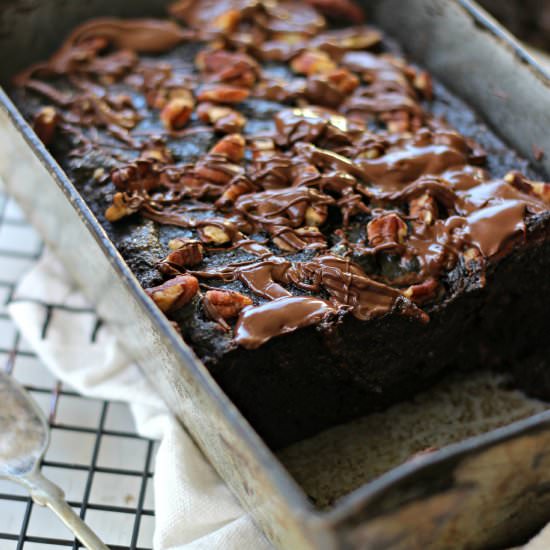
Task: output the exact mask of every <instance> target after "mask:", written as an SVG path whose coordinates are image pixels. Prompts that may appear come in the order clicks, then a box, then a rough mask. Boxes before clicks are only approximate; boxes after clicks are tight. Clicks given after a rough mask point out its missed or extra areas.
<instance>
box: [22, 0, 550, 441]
mask: <svg viewBox="0 0 550 550" xmlns="http://www.w3.org/2000/svg"><path fill="white" fill-rule="evenodd" d="M170 15H171V16H172V19H166V20H152V19H141V20H118V19H97V20H92V21H90V22H88V23H85V24H83V25H81V26H80V27H78V28H76V29H75V30H74V31H73V33H72V34H71V35H70V36H69V37H68V38H67V39H66V40H65V42H64V43H63V44H62V45H61V47H60V49H59V50H58V51H57V52H56V53H55V54H54V55H53V56H52V57H50V59H49V60H47V61H44V62H42V63H38V64H36V65H34V66H32V67H29V68H28V69H27V70H25V71H24V72H22V73H20V74H19V75H17V76H16V77H15V79H14V88H13V90H12V95H13V97H14V99H15V100H16V102H17V104H18V105H19V107H20V108H21V109H22V111H23V112H24V113H25V114H26V115H27V116H28V117H29V118H30V119H32V121H33V124H34V128H35V130H36V132H37V134H38V135H39V137H40V138H41V139H42V140H43V141H44V143H45V144H46V145H47V146H48V147H49V148H50V150H51V152H52V154H53V155H54V156H55V158H56V159H57V160H58V161H59V163H60V164H61V165H62V167H63V168H64V169H65V170H66V172H67V173H68V174H69V176H70V177H71V178H72V179H73V181H74V182H75V184H76V185H77V186H78V189H79V190H80V192H81V193H82V195H83V197H84V198H85V199H86V201H87V202H88V204H89V205H90V206H91V208H92V209H93V211H94V212H95V214H96V215H97V217H98V219H99V220H100V222H101V223H102V224H103V226H104V227H105V229H106V231H107V232H108V234H109V236H110V237H111V239H112V240H113V242H114V243H115V244H116V246H117V247H118V249H119V250H120V252H121V253H122V255H123V256H124V258H125V259H126V261H127V262H128V264H129V266H130V267H131V269H132V270H133V271H134V273H135V274H136V276H137V277H138V279H139V281H140V282H141V284H142V285H143V287H144V288H145V289H146V291H147V293H148V294H149V296H150V297H151V299H152V300H154V302H155V303H156V304H157V305H158V306H159V308H161V309H162V311H164V312H165V313H166V315H167V316H168V317H169V318H170V319H171V320H172V321H173V323H174V325H175V326H176V327H177V329H178V330H179V331H180V332H181V334H182V336H183V338H184V339H185V340H186V341H187V342H188V343H189V344H190V345H191V346H192V347H193V349H194V351H195V352H196V354H197V355H198V356H199V357H200V358H201V359H202V360H203V361H204V363H205V364H206V366H207V367H208V368H209V370H210V371H211V373H212V374H213V376H214V377H215V378H216V380H217V381H218V382H219V384H220V385H221V386H222V388H223V389H224V391H225V392H226V393H227V394H228V395H229V397H230V398H231V399H232V400H233V401H234V402H235V403H236V405H237V406H238V407H239V408H240V409H241V410H242V412H243V413H244V415H245V416H246V417H247V418H248V419H249V420H250V422H251V423H252V425H253V426H254V427H255V428H256V429H257V430H258V432H259V433H260V434H261V435H262V436H263V437H264V438H265V439H266V441H267V442H268V443H269V444H270V445H272V446H274V447H278V446H282V445H285V444H287V443H289V442H292V441H295V440H297V439H300V438H303V437H305V436H307V435H310V434H313V433H315V432H317V431H319V430H321V429H323V428H325V427H328V426H330V425H333V424H336V423H338V422H342V421H345V420H346V419H349V418H352V417H355V416H358V415H362V414H366V413H368V412H371V411H375V410H380V409H382V408H384V407H387V406H388V405H390V404H392V403H394V402H396V401H398V400H402V399H406V398H409V397H411V396H413V395H414V394H415V393H416V392H418V391H420V390H422V389H424V388H426V387H427V386H429V385H430V384H432V383H433V382H434V381H435V380H437V379H438V378H440V377H441V376H443V375H444V374H445V373H446V372H449V371H451V370H456V369H458V368H464V369H468V368H472V369H473V368H481V367H486V366H490V367H496V368H507V366H508V365H509V364H515V362H516V361H517V360H518V359H522V360H527V359H528V358H529V361H534V362H535V363H536V361H537V358H538V357H543V356H544V353H545V350H546V351H547V347H545V345H544V340H545V338H544V336H545V328H546V327H545V318H546V314H547V311H548V306H549V302H550V282H549V278H548V276H547V275H546V273H547V271H548V269H549V268H550V239H549V232H550V212H549V204H550V184H547V183H543V182H540V181H538V179H540V177H539V176H537V174H536V173H533V172H532V171H531V169H530V168H529V166H528V165H527V162H526V161H524V160H522V159H520V158H519V157H518V156H517V155H516V154H515V153H514V152H513V151H511V150H510V149H509V148H508V147H507V146H506V145H504V144H503V143H502V142H501V141H500V140H499V139H498V138H497V137H496V136H495V135H494V134H493V133H492V132H491V131H490V130H489V129H488V128H487V127H486V126H485V125H484V124H483V123H482V122H481V121H479V120H478V118H477V117H476V115H475V114H474V113H473V112H472V111H471V110H470V109H469V108H468V107H467V106H466V105H464V104H463V103H462V102H461V101H460V100H458V99H457V98H455V97H454V96H453V95H452V94H450V93H449V92H448V91H446V90H445V89H444V88H443V87H442V86H440V85H439V84H437V83H434V82H433V81H432V79H431V77H430V75H428V74H427V73H426V72H425V71H423V70H421V69H420V68H418V67H416V66H413V65H411V64H409V63H407V62H406V61H404V59H403V58H402V57H401V55H400V54H399V51H398V48H397V47H396V46H395V45H394V44H393V43H392V42H391V41H390V40H388V39H387V38H385V37H384V36H383V35H382V33H380V32H379V31H378V30H376V29H374V28H372V27H370V26H367V25H365V24H364V22H363V21H362V13H361V11H360V10H359V9H358V8H357V6H356V5H355V4H353V3H351V2H348V1H344V0H341V1H340V2H324V1H323V0H310V1H309V2H290V1H279V2H272V1H270V2H262V1H258V0H227V1H225V2H213V1H209V0H194V1H193V0H183V1H180V2H177V3H176V4H174V5H173V6H172V7H171V10H170ZM325 16H328V17H330V19H331V21H335V22H338V26H332V27H329V26H328V24H327V19H326V18H325ZM342 20H344V21H346V25H344V26H342V25H340V23H341V21H342ZM176 21H178V22H176ZM525 364H528V362H527V363H525ZM535 370H537V369H535ZM539 370H540V369H538V370H537V372H538V371H539Z"/></svg>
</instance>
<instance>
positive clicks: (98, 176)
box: [92, 168, 108, 182]
mask: <svg viewBox="0 0 550 550" xmlns="http://www.w3.org/2000/svg"><path fill="white" fill-rule="evenodd" d="M92 177H93V178H94V180H95V181H99V182H101V181H102V180H104V179H105V178H107V177H108V175H107V173H106V172H105V168H96V169H95V170H94V173H93V175H92Z"/></svg>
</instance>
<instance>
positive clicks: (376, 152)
mask: <svg viewBox="0 0 550 550" xmlns="http://www.w3.org/2000/svg"><path fill="white" fill-rule="evenodd" d="M380 156H381V152H380V149H378V148H377V147H371V148H370V149H367V150H366V151H361V153H359V154H358V155H357V158H362V159H369V160H372V159H377V158H378V157H380Z"/></svg>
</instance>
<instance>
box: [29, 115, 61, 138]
mask: <svg viewBox="0 0 550 550" xmlns="http://www.w3.org/2000/svg"><path fill="white" fill-rule="evenodd" d="M58 124H59V114H58V113H57V111H56V109H55V107H51V106H48V107H42V108H41V109H40V110H39V111H38V113H36V116H35V117H34V122H33V129H34V131H35V132H36V135H37V136H38V137H39V138H40V141H42V143H44V145H49V144H50V143H51V142H52V141H53V138H54V136H55V132H56V129H57V125H58Z"/></svg>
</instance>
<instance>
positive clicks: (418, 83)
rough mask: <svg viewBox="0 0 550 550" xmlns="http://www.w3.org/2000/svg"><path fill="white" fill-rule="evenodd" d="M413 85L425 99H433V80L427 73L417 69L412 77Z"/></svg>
mask: <svg viewBox="0 0 550 550" xmlns="http://www.w3.org/2000/svg"><path fill="white" fill-rule="evenodd" d="M413 85H414V87H415V88H416V89H417V90H418V91H419V92H420V93H421V94H422V96H423V97H425V98H426V99H427V100H429V101H430V100H432V99H433V82H432V77H431V76H430V74H429V73H427V72H426V71H419V72H418V73H417V74H416V75H415V77H414V80H413Z"/></svg>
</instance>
